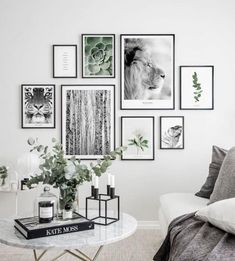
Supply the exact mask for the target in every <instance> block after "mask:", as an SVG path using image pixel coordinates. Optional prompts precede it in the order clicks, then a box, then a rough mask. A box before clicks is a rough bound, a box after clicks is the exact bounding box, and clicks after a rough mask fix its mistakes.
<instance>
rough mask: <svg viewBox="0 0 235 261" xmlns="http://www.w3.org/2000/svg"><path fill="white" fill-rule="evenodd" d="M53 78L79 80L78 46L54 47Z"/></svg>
mask: <svg viewBox="0 0 235 261" xmlns="http://www.w3.org/2000/svg"><path fill="white" fill-rule="evenodd" d="M53 78H77V45H53Z"/></svg>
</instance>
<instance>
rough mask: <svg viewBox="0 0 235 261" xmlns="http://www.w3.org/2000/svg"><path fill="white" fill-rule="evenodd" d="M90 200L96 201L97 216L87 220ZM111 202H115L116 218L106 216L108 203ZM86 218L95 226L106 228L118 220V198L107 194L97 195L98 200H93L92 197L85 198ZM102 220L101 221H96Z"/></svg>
mask: <svg viewBox="0 0 235 261" xmlns="http://www.w3.org/2000/svg"><path fill="white" fill-rule="evenodd" d="M90 200H93V201H97V202H98V205H99V207H98V216H96V217H94V218H89V216H88V208H89V207H88V203H89V201H90ZM111 200H116V201H117V215H116V217H110V216H108V214H109V213H108V202H109V201H111ZM102 203H104V215H102ZM86 218H87V219H89V220H92V221H94V223H95V224H97V225H103V226H107V225H110V224H112V223H114V222H116V221H118V220H119V219H120V197H119V196H117V195H112V197H111V195H107V194H99V196H98V198H95V197H94V196H90V197H86ZM98 220H102V221H98Z"/></svg>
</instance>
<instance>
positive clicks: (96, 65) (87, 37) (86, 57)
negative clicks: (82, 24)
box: [82, 34, 115, 78]
mask: <svg viewBox="0 0 235 261" xmlns="http://www.w3.org/2000/svg"><path fill="white" fill-rule="evenodd" d="M114 77H115V35H114V34H83V35H82V78H114Z"/></svg>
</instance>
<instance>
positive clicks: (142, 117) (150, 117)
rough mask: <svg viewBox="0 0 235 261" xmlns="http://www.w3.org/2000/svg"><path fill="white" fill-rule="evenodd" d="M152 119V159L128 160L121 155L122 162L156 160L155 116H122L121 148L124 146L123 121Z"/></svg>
mask: <svg viewBox="0 0 235 261" xmlns="http://www.w3.org/2000/svg"><path fill="white" fill-rule="evenodd" d="M139 118H140V119H146V118H147V119H152V124H153V130H152V131H153V133H152V134H153V140H152V147H153V153H152V158H148V159H137V158H132V159H131V158H128V159H124V158H123V155H121V160H147V161H148V160H155V118H154V116H121V146H124V144H123V136H124V135H123V119H139Z"/></svg>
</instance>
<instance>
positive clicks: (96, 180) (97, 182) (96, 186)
mask: <svg viewBox="0 0 235 261" xmlns="http://www.w3.org/2000/svg"><path fill="white" fill-rule="evenodd" d="M95 188H96V189H98V188H99V178H98V177H97V176H95Z"/></svg>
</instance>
